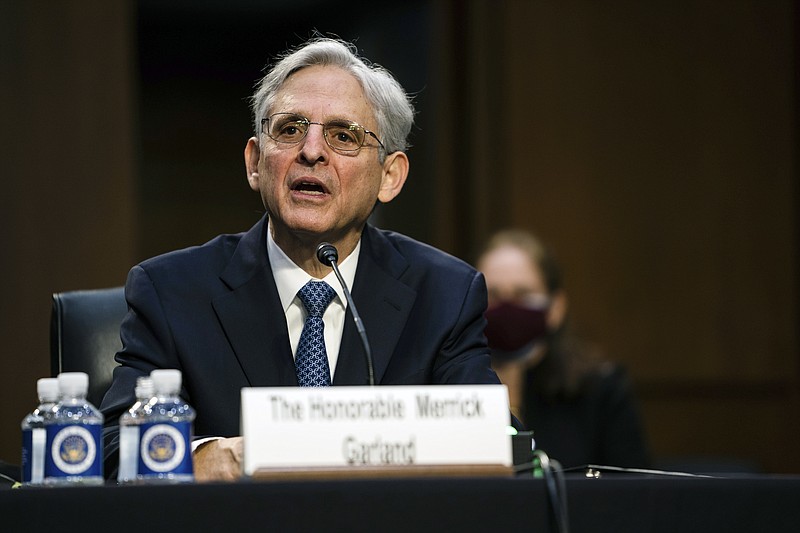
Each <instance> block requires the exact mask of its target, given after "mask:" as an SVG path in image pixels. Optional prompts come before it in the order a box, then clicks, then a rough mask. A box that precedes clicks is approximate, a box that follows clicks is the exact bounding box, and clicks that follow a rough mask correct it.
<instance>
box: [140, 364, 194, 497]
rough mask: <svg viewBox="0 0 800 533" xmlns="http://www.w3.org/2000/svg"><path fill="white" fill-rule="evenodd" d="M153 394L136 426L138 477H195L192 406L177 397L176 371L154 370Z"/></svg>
mask: <svg viewBox="0 0 800 533" xmlns="http://www.w3.org/2000/svg"><path fill="white" fill-rule="evenodd" d="M150 377H151V378H152V380H153V388H154V390H155V397H154V398H153V400H151V401H150V403H148V404H147V405H146V406H145V408H144V419H143V423H142V424H141V425H140V426H139V427H140V433H139V435H140V436H139V464H138V474H137V478H138V479H140V480H143V481H145V482H166V483H182V482H189V481H193V480H194V470H193V465H192V445H191V443H192V423H193V421H194V417H195V413H194V409H192V407H191V406H190V405H189V404H188V403H186V402H185V401H184V400H182V399H181V397H180V395H179V394H180V390H181V373H180V371H179V370H166V369H165V370H153V371H152V372H151V373H150Z"/></svg>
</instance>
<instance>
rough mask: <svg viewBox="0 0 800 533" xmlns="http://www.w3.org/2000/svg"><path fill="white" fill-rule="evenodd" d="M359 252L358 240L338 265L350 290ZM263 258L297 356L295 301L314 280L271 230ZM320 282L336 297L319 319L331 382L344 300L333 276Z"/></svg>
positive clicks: (298, 308) (301, 312) (300, 314)
mask: <svg viewBox="0 0 800 533" xmlns="http://www.w3.org/2000/svg"><path fill="white" fill-rule="evenodd" d="M360 251H361V240H360V239H359V241H358V244H356V247H355V249H354V250H353V253H351V254H350V255H348V256H347V257H346V258H345V259H344V261H342V262H341V263H338V265H339V272H340V273H341V274H342V278H344V281H345V283H347V287H348V288H351V287H352V286H353V280H354V279H356V267H357V266H358V254H359V252H360ZM267 256H268V257H269V264H270V266H271V267H272V276H273V277H274V278H275V285H276V286H277V287H278V296H280V299H281V305H282V306H283V312H284V313H285V314H286V324H287V326H288V327H289V345H290V346H291V347H292V354H294V355H296V354H297V345H298V344H299V343H300V334H301V333H302V332H303V325H304V324H305V321H306V314H307V313H306V308H305V306H304V305H303V302H301V301H300V299H299V298H298V297H297V292H298V291H299V290H300V289H301V288H302V287H303V285H305V284H306V283H308V281H309V280H312V279H314V280H316V281H320V280H317V279H316V278H312V277H311V276H309V275H308V274H307V273H306V271H305V270H303V269H302V268H300V267H299V266H297V265H296V264H295V263H294V262H293V261H292V260H291V259H289V256H287V255H286V254H285V253H284V252H283V250H281V249H280V247H278V244H277V243H276V242H275V240H273V238H272V226H271V225H270V227H269V229H268V231H267ZM322 281H324V282H326V283H327V284H328V285H330V286H331V287H333V290H334V291H336V297H335V298H334V299H333V301H332V302H331V303H330V305H329V306H328V308H327V309H326V310H325V313H324V314H323V315H322V322H323V323H324V324H325V351H326V352H328V366H329V368H330V370H331V382H333V375H334V372H335V371H336V361H338V360H339V347H340V346H341V344H342V333H343V332H344V317H345V311H346V310H347V298H345V296H344V291H343V290H342V286H341V285H340V284H339V280H337V279H336V274H335V273H334V272H333V271H331V273H330V274H328V275H327V276H325V277H324V278H323V279H322ZM220 438H221V437H206V438H202V439H197V440H195V441H193V442H192V453H194V452H195V450H197V448H199V447H200V445H201V444H205V443H206V442H209V441H212V440H218V439H220Z"/></svg>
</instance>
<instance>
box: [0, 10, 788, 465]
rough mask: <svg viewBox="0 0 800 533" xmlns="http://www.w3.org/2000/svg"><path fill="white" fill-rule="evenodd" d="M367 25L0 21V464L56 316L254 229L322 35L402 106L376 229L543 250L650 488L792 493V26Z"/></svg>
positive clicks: (252, 20)
mask: <svg viewBox="0 0 800 533" xmlns="http://www.w3.org/2000/svg"><path fill="white" fill-rule="evenodd" d="M377 4H378V5H377V6H376V5H375V3H363V2H362V3H357V4H354V5H352V6H349V7H347V8H345V7H344V4H342V3H341V2H325V1H317V0H270V1H245V0H218V1H217V0H213V1H212V0H180V1H176V0H171V1H159V0H139V1H135V0H114V1H107V0H85V1H82V0H75V1H70V2H66V1H64V2H62V1H45V0H40V1H30V0H4V1H2V2H0V68H1V69H2V81H1V82H0V95H1V96H2V97H0V110H1V114H0V118H2V128H0V140H1V141H2V142H0V163H1V164H2V167H0V168H2V170H0V173H1V175H2V180H3V181H2V183H3V187H2V193H0V195H1V197H2V198H5V200H3V201H2V209H0V217H2V218H0V223H1V224H0V235H2V236H1V237H0V239H2V241H0V243H2V244H1V245H0V249H1V250H2V251H3V253H2V261H0V339H1V342H0V373H1V374H2V376H3V380H4V381H5V382H6V385H5V386H3V387H2V392H0V394H1V395H2V396H1V400H0V459H3V460H6V461H9V462H13V463H18V462H19V453H20V451H19V450H20V433H19V422H20V420H21V419H22V418H23V416H24V415H25V414H26V413H27V412H28V411H30V410H31V409H32V408H33V407H34V406H35V403H36V394H35V382H36V379H37V378H39V377H43V376H47V375H49V372H50V362H49V361H50V359H49V320H50V310H51V294H52V293H53V292H60V291H67V290H75V289H88V288H101V287H111V286H117V285H122V284H124V282H125V277H126V274H127V271H128V269H129V268H130V267H131V266H132V265H134V264H135V263H137V262H138V261H140V260H142V259H145V258H147V257H150V256H153V255H156V254H159V253H162V252H165V251H168V250H172V249H176V248H181V247H185V246H189V245H194V244H200V243H203V242H205V241H207V240H208V239H210V238H212V237H213V236H215V235H217V234H219V233H224V232H239V231H244V230H246V229H248V228H250V226H251V225H252V224H253V223H255V222H256V221H257V220H258V218H259V217H260V216H261V213H262V212H263V208H262V206H261V203H260V200H259V197H258V195H257V194H255V193H253V192H251V191H250V189H249V188H248V186H247V182H246V176H245V171H244V165H243V155H242V153H243V149H244V145H245V142H246V140H247V138H248V137H249V136H250V135H251V134H252V126H251V117H250V114H249V109H248V105H247V97H248V96H249V95H250V94H251V93H252V88H253V84H254V83H255V81H256V80H257V79H258V78H259V77H260V76H261V74H262V71H263V68H264V67H265V65H266V64H267V63H268V62H269V61H270V60H271V59H272V58H273V57H274V56H275V55H276V54H277V53H280V52H282V51H284V50H285V49H286V48H287V47H290V46H294V45H297V44H299V43H301V42H302V41H303V40H305V39H306V38H308V37H309V36H311V35H312V32H313V30H318V31H319V32H321V33H323V34H325V35H336V36H340V37H342V38H344V39H347V40H352V41H354V42H355V43H356V44H357V46H358V47H359V49H360V50H361V52H362V53H363V54H365V55H366V56H367V57H369V58H370V59H372V60H373V61H375V62H377V63H380V64H382V65H384V66H386V67H387V68H388V69H389V70H391V71H392V72H393V73H394V74H395V75H396V76H397V77H398V79H399V80H400V81H401V83H402V84H403V85H404V86H405V88H406V89H407V90H408V91H410V92H412V93H414V94H415V95H416V96H415V98H416V105H417V108H418V111H419V114H418V116H417V121H416V126H415V129H414V131H413V133H412V138H411V142H412V144H413V147H412V149H411V150H410V152H409V156H410V158H411V173H410V176H409V181H408V183H407V185H406V188H405V189H404V191H403V193H402V195H401V196H400V197H399V198H398V199H397V200H396V201H394V202H392V203H391V204H389V205H388V206H386V207H385V208H383V209H382V210H381V211H379V212H378V213H377V215H376V217H377V220H378V222H379V224H380V225H381V226H383V227H385V228H390V229H395V230H398V231H401V232H403V233H406V234H409V235H411V236H413V237H415V238H417V239H420V240H422V241H425V242H428V243H431V244H433V245H435V246H437V247H440V248H442V249H444V250H447V251H449V252H450V253H453V254H454V255H457V256H459V257H462V258H464V259H467V260H472V259H473V258H474V253H475V251H476V249H477V248H478V246H479V245H480V243H482V242H483V240H484V239H485V238H486V237H487V236H488V235H489V234H490V233H491V232H492V231H494V230H496V229H499V228H503V227H508V226H518V227H522V228H525V229H528V230H532V231H534V232H535V233H537V234H538V235H539V236H541V237H542V238H543V239H544V240H545V241H546V242H547V243H548V244H549V245H550V246H551V247H552V248H553V249H554V250H555V252H556V254H557V255H558V257H559V259H560V261H561V262H562V263H563V265H564V266H565V268H566V284H567V288H568V290H569V292H570V296H571V304H572V308H571V311H572V318H573V322H574V325H575V326H577V329H578V331H579V332H580V333H581V334H582V336H584V337H586V338H588V339H590V340H592V341H596V342H597V343H598V344H600V345H601V346H602V347H603V348H604V350H605V352H606V354H607V355H608V356H609V357H610V358H611V359H614V360H616V361H619V362H620V363H622V364H624V365H625V366H626V367H627V369H628V371H629V373H630V375H631V377H632V379H633V383H634V386H635V390H636V394H637V396H638V398H639V401H640V406H641V409H642V413H643V415H644V421H645V425H646V430H647V434H648V438H649V441H650V444H651V447H652V449H653V452H654V455H655V457H656V459H657V461H658V464H659V465H664V466H672V465H685V464H689V463H690V462H692V461H701V462H703V461H704V462H706V463H708V462H713V461H717V462H725V463H727V464H729V465H737V467H738V466H740V467H741V468H742V469H745V470H751V471H760V472H781V473H784V472H785V473H800V457H798V454H797V452H798V450H799V449H800V416H798V411H799V409H798V408H800V350H799V349H798V348H799V346H798V335H797V324H798V318H800V317H799V316H798V306H799V305H800V297H799V294H798V281H800V258H798V253H797V251H798V244H800V233H799V230H800V203H798V199H799V197H800V193H799V192H798V158H797V156H798V140H799V139H798V137H799V136H800V135H799V134H800V128H798V123H800V121H798V118H800V112H798V107H797V103H798V98H797V88H798V81H800V77H799V76H798V71H800V69H798V52H800V38H798V30H800V8H799V7H798V4H797V3H796V2H793V1H792V0H771V1H769V2H763V1H761V0H677V1H676V0H650V1H648V2H641V1H638V0H608V1H606V2H594V1H591V0H585V1H580V0H566V1H564V0H530V1H527V0H494V1H479V0H471V1H470V0H463V1H461V0H440V1H437V0H404V1H397V2H379V3H377Z"/></svg>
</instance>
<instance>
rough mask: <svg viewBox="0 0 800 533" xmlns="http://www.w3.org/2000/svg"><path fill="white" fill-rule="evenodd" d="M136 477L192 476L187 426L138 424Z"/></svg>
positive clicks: (183, 424)
mask: <svg viewBox="0 0 800 533" xmlns="http://www.w3.org/2000/svg"><path fill="white" fill-rule="evenodd" d="M140 427H141V436H140V439H139V475H144V476H148V475H158V474H192V473H193V469H192V453H191V438H192V437H191V422H177V423H169V424H166V423H161V422H157V423H151V424H142V425H141V426H140Z"/></svg>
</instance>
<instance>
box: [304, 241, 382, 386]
mask: <svg viewBox="0 0 800 533" xmlns="http://www.w3.org/2000/svg"><path fill="white" fill-rule="evenodd" d="M317 260H318V261H319V262H320V263H322V264H323V265H325V266H329V267H332V268H333V272H334V274H336V279H338V280H339V284H340V285H341V286H342V290H343V291H344V297H345V299H346V300H347V305H348V306H349V307H350V311H351V312H352V313H353V321H354V322H355V323H356V330H358V335H359V336H360V337H361V344H362V346H364V356H365V358H366V360H367V373H368V376H369V384H370V385H371V386H374V385H375V372H374V370H373V367H372V350H370V347H369V341H368V340H367V331H366V330H365V329H364V323H363V322H362V321H361V317H360V316H359V314H358V310H357V309H356V304H355V302H353V296H352V295H351V294H350V290H349V289H348V288H347V283H345V281H344V278H343V277H342V273H341V272H339V265H338V262H339V251H338V250H337V249H336V247H335V246H334V245H332V244H331V243H329V242H322V243H320V244H319V246H317Z"/></svg>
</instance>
